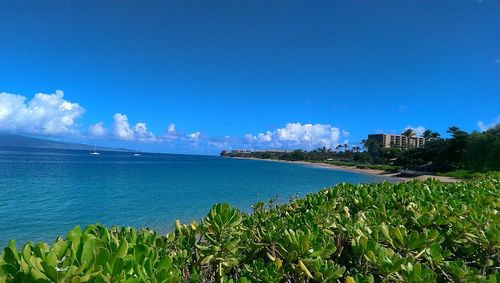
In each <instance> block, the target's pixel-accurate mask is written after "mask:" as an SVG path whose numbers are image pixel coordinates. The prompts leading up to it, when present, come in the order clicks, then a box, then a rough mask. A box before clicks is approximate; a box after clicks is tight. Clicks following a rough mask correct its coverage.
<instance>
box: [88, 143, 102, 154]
mask: <svg viewBox="0 0 500 283" xmlns="http://www.w3.org/2000/svg"><path fill="white" fill-rule="evenodd" d="M96 147H97V146H96V145H95V144H94V152H91V153H90V155H99V154H100V153H99V152H97V151H95V150H96Z"/></svg>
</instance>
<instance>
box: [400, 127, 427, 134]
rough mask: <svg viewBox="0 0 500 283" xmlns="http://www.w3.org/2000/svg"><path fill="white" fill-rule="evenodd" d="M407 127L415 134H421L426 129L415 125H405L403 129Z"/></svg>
mask: <svg viewBox="0 0 500 283" xmlns="http://www.w3.org/2000/svg"><path fill="white" fill-rule="evenodd" d="M408 129H411V130H412V131H413V132H414V133H415V134H416V135H417V136H422V134H423V133H424V132H425V130H426V129H425V127H424V126H417V127H412V126H406V127H405V128H404V130H403V131H406V130H408Z"/></svg>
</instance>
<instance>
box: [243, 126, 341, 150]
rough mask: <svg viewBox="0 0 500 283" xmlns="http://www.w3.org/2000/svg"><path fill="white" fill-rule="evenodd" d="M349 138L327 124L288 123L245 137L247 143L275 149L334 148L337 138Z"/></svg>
mask: <svg viewBox="0 0 500 283" xmlns="http://www.w3.org/2000/svg"><path fill="white" fill-rule="evenodd" d="M341 136H343V137H347V136H349V132H348V131H346V130H342V132H341V131H340V129H339V128H336V127H333V126H331V125H328V124H301V123H288V124H286V125H285V127H284V128H279V129H276V130H274V131H266V133H259V134H257V135H256V136H252V135H249V134H247V135H245V140H246V141H247V142H254V141H256V142H257V143H258V144H259V145H261V146H262V145H265V146H267V147H275V148H292V147H293V148H303V149H312V148H316V147H323V146H325V147H329V148H331V147H334V146H335V145H336V144H338V142H339V138H340V137H341Z"/></svg>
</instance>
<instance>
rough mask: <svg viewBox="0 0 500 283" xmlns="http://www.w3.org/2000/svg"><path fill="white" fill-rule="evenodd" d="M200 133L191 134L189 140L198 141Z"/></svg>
mask: <svg viewBox="0 0 500 283" xmlns="http://www.w3.org/2000/svg"><path fill="white" fill-rule="evenodd" d="M200 134H201V133H200V132H199V131H198V132H194V133H191V134H189V135H188V137H189V139H191V140H193V141H197V140H198V139H200Z"/></svg>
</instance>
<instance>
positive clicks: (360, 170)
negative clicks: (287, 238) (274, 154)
mask: <svg viewBox="0 0 500 283" xmlns="http://www.w3.org/2000/svg"><path fill="white" fill-rule="evenodd" d="M230 158H236V159H252V160H261V161H270V162H285V163H296V164H303V165H307V166H314V167H321V168H330V169H334V170H344V171H350V172H357V173H363V174H369V175H377V176H385V177H391V178H394V179H396V180H397V181H398V182H408V181H411V180H427V179H429V178H433V179H436V180H438V181H440V182H443V183H455V182H458V181H460V180H458V179H456V178H453V177H447V176H436V175H421V176H417V177H409V176H402V175H401V174H400V173H397V172H396V173H395V172H388V171H385V170H378V169H369V168H356V167H351V166H341V165H333V164H329V163H321V162H309V161H288V160H276V159H259V158H245V157H230Z"/></svg>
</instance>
